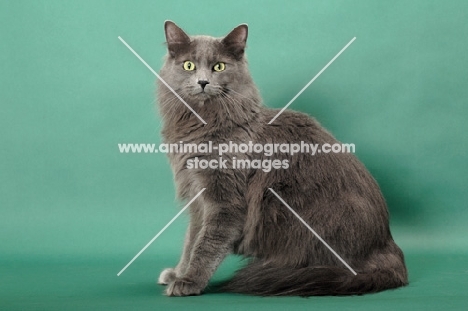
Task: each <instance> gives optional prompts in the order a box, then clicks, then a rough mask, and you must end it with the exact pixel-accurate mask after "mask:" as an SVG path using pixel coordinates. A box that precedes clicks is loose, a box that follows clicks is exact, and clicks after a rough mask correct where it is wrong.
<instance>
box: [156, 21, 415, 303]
mask: <svg viewBox="0 0 468 311" xmlns="http://www.w3.org/2000/svg"><path fill="white" fill-rule="evenodd" d="M165 33H166V39H167V46H168V55H167V57H166V59H165V64H164V66H163V67H162V69H161V72H160V75H161V77H162V78H163V79H164V80H165V81H166V82H167V83H168V84H169V85H170V86H172V88H173V89H174V90H175V91H176V92H177V93H178V94H179V95H180V96H181V97H182V98H183V99H184V100H185V101H186V102H187V103H188V104H189V105H190V106H191V107H192V108H193V109H194V110H195V111H196V112H197V113H198V114H199V115H200V116H201V117H202V118H203V119H204V120H205V121H206V123H207V124H206V125H205V124H203V123H202V122H201V121H200V120H199V119H198V118H197V117H196V116H195V115H194V114H193V113H192V112H191V111H190V110H189V109H187V107H185V106H184V104H183V103H182V102H180V101H179V99H177V98H176V96H175V95H174V94H173V93H172V92H171V91H170V90H168V88H167V87H166V86H164V85H163V84H161V83H160V84H159V89H158V96H159V108H160V112H161V115H162V117H163V120H164V127H163V130H162V134H163V137H164V141H165V142H166V143H178V142H180V141H183V142H184V143H202V142H208V141H213V142H214V144H217V143H227V142H229V141H233V142H237V143H246V142H249V141H253V142H255V143H293V142H294V143H297V142H300V141H306V142H309V143H317V144H321V145H322V144H324V143H330V144H333V143H336V142H337V140H336V139H335V138H334V137H333V136H332V135H331V134H330V133H328V132H327V131H326V130H324V129H323V128H322V127H321V126H320V124H319V123H318V122H317V121H316V120H314V119H313V118H311V117H309V116H307V115H305V114H303V113H299V112H295V111H291V110H286V111H284V112H283V113H282V114H281V115H280V116H279V117H278V118H277V119H276V120H275V121H274V122H273V123H272V124H271V125H268V122H269V121H270V120H271V119H272V118H273V117H274V116H275V115H276V113H277V112H278V111H277V110H274V109H269V108H267V107H265V106H263V105H262V100H261V98H260V95H259V92H258V91H257V88H256V86H255V84H254V83H253V81H252V78H251V76H250V74H249V70H248V68H247V62H246V59H245V56H244V48H245V44H246V40H247V25H240V26H238V27H236V28H235V29H234V30H232V31H231V32H230V33H229V34H228V35H227V36H226V37H224V38H213V37H208V36H188V35H187V34H185V32H184V31H182V29H180V28H179V27H178V26H176V25H175V24H174V23H173V22H170V21H167V22H166V23H165ZM187 60H190V61H192V62H193V63H194V64H196V66H197V67H196V70H193V71H186V70H184V69H183V63H184V61H187ZM219 61H222V62H225V63H226V69H225V71H223V72H215V71H213V66H214V65H215V64H216V63H217V62H219ZM199 80H206V81H209V84H207V85H206V86H205V89H204V92H202V87H201V85H200V84H198V83H197V82H198V81H199ZM233 156H235V157H237V158H238V159H241V158H245V159H270V158H275V159H276V158H278V159H281V160H284V159H286V160H288V161H289V163H290V165H289V168H288V169H273V170H272V171H271V172H269V173H265V172H264V171H262V170H260V169H243V170H242V169H205V170H203V169H187V168H186V161H187V160H188V159H191V158H194V157H199V158H203V159H218V158H219V156H218V154H217V153H216V152H215V153H214V154H206V153H205V154H203V153H199V154H184V153H172V154H170V155H169V159H170V163H171V166H172V169H173V172H174V178H175V183H176V185H177V192H178V197H179V198H181V199H183V200H189V199H191V198H193V197H194V196H195V195H196V194H197V193H198V192H199V191H200V190H201V189H202V188H206V190H205V191H204V192H203V194H202V195H201V196H200V197H198V198H197V199H196V200H195V201H194V202H193V203H192V205H191V206H190V208H189V210H190V224H189V227H188V230H187V235H186V240H185V246H184V250H183V254H182V258H181V259H180V262H179V264H178V265H177V266H176V267H175V268H174V269H166V270H164V271H163V272H162V273H161V276H160V278H159V283H161V284H167V285H168V287H167V289H166V293H167V295H169V296H185V295H198V294H200V293H202V292H203V290H204V289H205V287H206V286H207V284H208V281H209V280H210V278H211V276H212V275H213V273H214V271H215V270H216V268H217V267H218V265H219V264H220V263H221V262H222V260H223V259H224V258H225V257H226V256H227V255H228V254H230V253H234V254H240V255H243V256H245V257H247V258H249V263H248V264H247V265H246V266H245V267H244V268H243V269H241V270H240V271H238V272H237V274H236V275H235V276H234V278H233V279H232V280H231V281H229V282H228V283H227V284H226V285H225V286H224V290H226V291H230V292H237V293H247V294H254V295H299V296H311V295H353V294H363V293H370V292H377V291H381V290H385V289H389V288H396V287H400V286H404V285H406V284H407V272H406V267H405V264H404V259H403V253H402V252H401V250H400V248H399V247H398V246H397V245H396V244H395V242H394V241H393V239H392V236H391V234H390V229H389V219H388V211H387V207H386V204H385V201H384V198H383V197H382V194H381V192H380V190H379V187H378V185H377V183H376V182H375V180H374V179H373V178H372V176H371V175H370V174H369V172H368V171H367V170H366V168H365V167H364V166H363V165H362V164H361V163H360V162H359V161H358V160H357V159H356V157H355V156H353V155H351V154H345V153H339V154H334V153H328V154H323V153H322V154H320V153H318V154H316V155H315V156H311V155H310V154H297V155H293V156H290V155H289V154H281V153H279V154H274V155H273V156H272V157H267V156H265V155H261V154H240V153H239V154H225V155H223V156H222V157H223V159H226V160H227V163H228V166H229V165H230V164H231V161H232V157H233ZM268 188H272V189H273V190H274V191H276V192H277V193H278V194H279V195H280V196H281V197H282V198H283V199H284V201H286V202H287V203H288V204H289V205H290V206H291V207H292V208H293V209H295V211H296V212H297V213H298V214H299V215H301V217H302V218H303V219H304V220H305V221H306V222H307V223H308V224H309V225H310V226H311V227H312V228H313V229H314V230H315V231H316V232H317V233H318V234H319V235H320V236H321V237H322V238H323V239H324V240H325V241H326V242H327V243H328V244H329V245H330V246H331V247H332V248H333V249H334V250H335V251H336V252H337V253H338V254H339V255H340V256H341V257H342V258H343V259H344V260H345V261H346V262H347V263H348V264H349V265H350V266H351V267H352V268H353V269H354V270H355V271H356V272H357V275H356V276H354V275H353V274H352V273H351V272H350V271H349V270H348V269H347V268H346V267H345V266H344V265H343V264H342V263H341V262H340V261H338V259H337V258H336V257H335V256H334V255H333V254H332V253H331V252H330V251H329V250H328V249H327V248H326V247H325V246H324V245H323V244H322V243H321V242H320V241H319V240H318V239H317V238H316V237H315V236H314V235H313V234H312V233H311V232H310V231H308V229H307V228H306V227H305V226H304V225H303V224H301V223H300V222H299V220H298V219H297V218H296V217H295V216H294V215H293V214H292V213H291V212H290V211H289V210H288V209H287V208H286V207H285V206H284V205H283V204H282V203H281V202H280V201H279V200H278V199H277V198H276V197H275V196H274V195H273V194H272V193H271V192H270V191H269V190H268Z"/></svg>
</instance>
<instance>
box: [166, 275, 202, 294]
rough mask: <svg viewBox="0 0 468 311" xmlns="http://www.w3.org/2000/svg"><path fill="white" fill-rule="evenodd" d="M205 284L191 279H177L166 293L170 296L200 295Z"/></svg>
mask: <svg viewBox="0 0 468 311" xmlns="http://www.w3.org/2000/svg"><path fill="white" fill-rule="evenodd" d="M203 288H204V287H203V286H200V285H199V284H197V283H195V282H193V281H190V280H188V279H183V278H180V279H176V280H175V281H174V282H173V283H171V284H170V285H169V287H168V288H167V289H166V295H168V296H193V295H200V294H201V293H202V290H203Z"/></svg>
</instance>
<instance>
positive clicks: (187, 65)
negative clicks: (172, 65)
mask: <svg viewBox="0 0 468 311" xmlns="http://www.w3.org/2000/svg"><path fill="white" fill-rule="evenodd" d="M184 69H185V70H187V71H192V70H195V64H194V63H193V62H191V61H189V60H186V61H185V62H184Z"/></svg>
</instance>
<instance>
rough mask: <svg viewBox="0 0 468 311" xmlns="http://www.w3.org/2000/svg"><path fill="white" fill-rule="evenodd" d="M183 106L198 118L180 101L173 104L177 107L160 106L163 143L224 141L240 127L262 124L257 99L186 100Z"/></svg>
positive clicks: (260, 107) (259, 104)
mask: <svg viewBox="0 0 468 311" xmlns="http://www.w3.org/2000/svg"><path fill="white" fill-rule="evenodd" d="M171 102H172V101H171ZM186 103H187V104H188V105H190V107H191V108H192V109H193V110H194V111H195V112H196V113H197V115H198V116H199V117H200V118H201V119H200V118H198V116H197V115H196V114H194V113H193V112H192V111H191V110H190V109H189V108H188V107H184V104H183V103H182V102H180V101H179V102H174V103H173V104H172V105H180V107H171V106H172V105H171V106H163V107H160V111H161V115H162V117H163V122H164V126H163V130H162V134H163V136H164V138H165V140H167V141H178V140H184V141H186V140H203V139H211V138H212V137H216V138H219V139H224V138H228V137H229V136H230V135H232V133H234V132H235V131H238V130H239V128H251V127H254V126H255V125H258V124H263V123H264V120H263V119H264V109H265V108H264V107H263V106H262V105H261V102H260V99H259V98H258V99H256V98H255V99H254V98H252V99H238V100H236V101H235V102H234V101H232V100H229V99H226V98H220V97H214V98H210V99H207V100H204V101H200V100H198V101H194V100H187V101H186ZM202 120H203V121H205V122H206V124H204V123H203V121H202Z"/></svg>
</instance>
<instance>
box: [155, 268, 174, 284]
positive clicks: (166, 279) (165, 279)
mask: <svg viewBox="0 0 468 311" xmlns="http://www.w3.org/2000/svg"><path fill="white" fill-rule="evenodd" d="M175 279H176V271H175V269H173V268H167V269H164V270H163V271H162V272H161V274H160V275H159V278H158V284H161V285H167V284H170V283H172V282H174V281H175Z"/></svg>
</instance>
